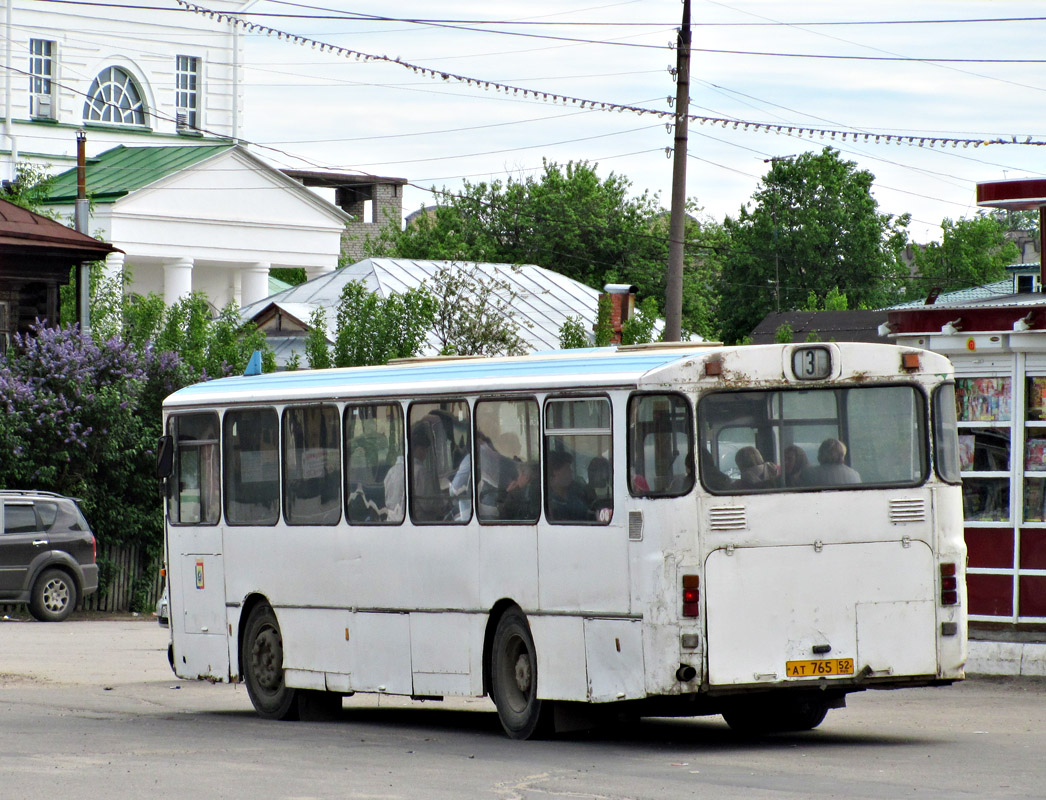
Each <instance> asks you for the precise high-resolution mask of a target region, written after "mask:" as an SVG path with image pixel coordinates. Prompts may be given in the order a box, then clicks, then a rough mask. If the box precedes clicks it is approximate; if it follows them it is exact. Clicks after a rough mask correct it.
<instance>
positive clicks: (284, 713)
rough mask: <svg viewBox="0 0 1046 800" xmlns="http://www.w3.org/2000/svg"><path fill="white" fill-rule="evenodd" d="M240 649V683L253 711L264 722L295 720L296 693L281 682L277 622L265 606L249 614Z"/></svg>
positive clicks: (281, 661) (281, 671)
mask: <svg viewBox="0 0 1046 800" xmlns="http://www.w3.org/2000/svg"><path fill="white" fill-rule="evenodd" d="M241 647H242V650H241V653H240V657H241V659H242V661H243V680H244V683H246V684H247V694H248V696H249V697H250V698H251V703H253V704H254V709H255V711H257V712H258V714H260V715H261V716H263V717H265V718H266V719H297V718H298V703H297V692H296V691H295V690H294V689H291V688H288V687H287V685H286V684H285V683H284V682H283V636H282V635H281V634H280V623H279V622H278V621H277V620H276V613H275V612H274V611H273V610H272V609H271V608H270V607H269V606H268V605H265V604H262V605H259V606H255V607H254V609H253V610H252V611H251V614H250V616H249V617H248V618H247V627H246V628H245V629H244V633H243V642H242V645H241Z"/></svg>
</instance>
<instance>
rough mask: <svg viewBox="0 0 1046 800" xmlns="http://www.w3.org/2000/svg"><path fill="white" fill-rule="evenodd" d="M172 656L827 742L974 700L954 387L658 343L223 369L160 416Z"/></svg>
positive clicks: (871, 367)
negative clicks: (715, 717) (930, 705)
mask: <svg viewBox="0 0 1046 800" xmlns="http://www.w3.org/2000/svg"><path fill="white" fill-rule="evenodd" d="M164 426H165V429H164V430H165V433H166V435H165V437H164V439H163V440H162V442H161V455H160V459H159V463H158V471H159V473H160V476H161V477H162V478H165V481H166V503H165V513H166V525H165V529H166V569H167V575H168V584H169V591H170V630H171V640H172V649H171V654H172V660H173V666H174V669H175V671H176V673H177V674H178V675H179V676H180V677H183V678H202V679H207V680H212V681H241V680H242V681H244V682H245V683H246V686H247V690H248V693H249V695H250V698H251V700H252V702H253V704H254V706H255V708H256V709H257V711H258V712H259V713H260V714H261V715H262V716H264V717H269V718H276V719H288V718H296V717H298V716H300V715H305V716H313V715H315V714H317V713H319V712H324V711H326V712H328V713H329V712H330V711H331V710H332V709H334V708H340V705H341V699H342V697H345V696H347V695H351V694H352V693H354V692H379V693H385V694H391V695H403V696H409V697H413V698H423V699H436V698H443V697H450V696H458V697H461V696H465V697H475V696H483V695H489V696H490V697H491V698H492V699H493V701H494V704H495V706H496V707H497V710H498V714H499V716H500V719H501V723H502V725H503V727H504V729H505V731H506V732H507V734H508V735H509V736H511V737H514V738H527V737H531V736H534V735H537V734H542V733H548V732H550V731H552V730H554V729H555V726H556V725H557V724H558V725H560V726H564V725H565V724H566V722H567V720H568V719H570V718H576V717H577V716H578V714H579V712H593V713H594V712H596V711H598V710H600V709H602V710H606V709H611V710H613V711H614V712H615V713H616V712H621V713H625V714H630V715H636V716H641V715H657V716H668V715H682V716H690V715H703V714H722V715H723V716H724V717H725V718H726V720H727V722H728V723H729V724H730V725H731V726H732V727H735V728H738V729H745V730H758V731H772V730H802V729H809V728H813V727H815V726H816V725H818V724H820V722H821V720H822V719H823V718H824V716H825V714H826V712H827V710H828V709H830V708H837V707H841V706H843V705H844V704H845V696H846V695H847V694H848V693H849V692H854V691H860V690H863V689H873V688H875V689H893V688H900V687H909V686H927V685H943V684H948V683H951V682H953V681H956V680H960V679H962V677H963V666H964V663H965V659H966V618H965V608H966V595H965V579H964V567H965V561H966V551H965V545H964V541H963V528H962V501H961V487H960V483H959V459H958V453H957V450H958V444H957V436H956V423H955V402H954V389H953V379H952V368H951V365H950V364H949V362H948V361H947V360H946V359H945V358H943V357H941V356H939V355H936V354H933V353H930V352H927V351H922V350H917V349H913V348H900V347H893V346H886V345H873V344H857V343H830V344H803V345H768V346H747V347H723V346H717V345H701V344H686V345H660V346H641V347H634V348H619V349H616V350H614V349H597V350H582V351H576V350H575V351H562V352H553V353H547V354H538V355H532V356H525V357H518V358H500V359H486V358H481V359H449V360H427V361H426V360H418V361H416V362H407V363H399V364H393V365H389V366H384V367H364V368H355V369H332V370H320V371H304V372H286V373H276V374H269V375H255V376H242V377H233V378H226V379H221V380H215V381H210V382H207V383H201V384H198V385H195V386H191V387H188V388H186V389H183V390H181V391H179V392H176V393H175V394H173V395H171V396H170V397H168V398H167V400H166V402H165V403H164Z"/></svg>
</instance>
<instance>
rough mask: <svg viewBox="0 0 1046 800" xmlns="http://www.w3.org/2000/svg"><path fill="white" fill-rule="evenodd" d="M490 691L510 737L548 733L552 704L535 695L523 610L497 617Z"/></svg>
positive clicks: (531, 649) (531, 650) (534, 659)
mask: <svg viewBox="0 0 1046 800" xmlns="http://www.w3.org/2000/svg"><path fill="white" fill-rule="evenodd" d="M490 677H491V694H492V695H493V699H494V705H495V706H496V707H497V709H498V717H499V719H500V720H501V727H503V728H504V729H505V733H507V734H508V735H509V737H510V738H512V739H531V738H536V737H540V736H544V735H548V734H550V733H551V732H552V719H553V717H552V703H550V702H548V701H544V702H543V701H541V700H539V699H538V697H537V689H538V663H537V653H536V651H535V649H534V638H533V637H532V636H531V634H530V625H528V624H527V618H526V616H524V614H523V612H522V611H520V610H519V609H518V608H517V609H512V610H510V611H507V612H506V613H505V614H504V615H502V617H501V619H500V620H498V627H497V629H496V631H495V632H494V642H493V647H492V648H491V661H490Z"/></svg>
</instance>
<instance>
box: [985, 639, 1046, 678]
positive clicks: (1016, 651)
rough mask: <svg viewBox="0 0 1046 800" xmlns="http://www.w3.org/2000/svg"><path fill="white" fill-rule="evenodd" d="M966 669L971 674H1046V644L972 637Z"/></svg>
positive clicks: (1038, 675)
mask: <svg viewBox="0 0 1046 800" xmlns="http://www.w3.org/2000/svg"><path fill="white" fill-rule="evenodd" d="M966 672H967V674H969V675H1028V676H1037V677H1042V676H1046V644H1038V643H1034V644H1033V643H1022V642H987V641H981V640H974V639H971V640H970V642H969V653H968V656H967V658H966Z"/></svg>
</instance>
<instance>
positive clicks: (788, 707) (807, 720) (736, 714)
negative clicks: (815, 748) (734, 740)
mask: <svg viewBox="0 0 1046 800" xmlns="http://www.w3.org/2000/svg"><path fill="white" fill-rule="evenodd" d="M827 715H828V703H827V702H826V701H825V700H824V699H822V698H820V697H817V696H815V695H809V694H791V693H789V694H788V695H784V696H776V697H773V696H771V697H765V698H758V697H756V698H745V699H744V700H741V701H738V702H737V704H736V705H734V706H732V707H731V708H729V709H727V710H724V711H723V719H725V720H726V723H727V725H729V726H730V728H731V730H734V731H737V732H738V733H743V734H761V733H789V732H796V731H810V730H813V729H814V728H816V727H817V726H818V725H820V724H821V723H822V722H824V718H825V717H826V716H827Z"/></svg>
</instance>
